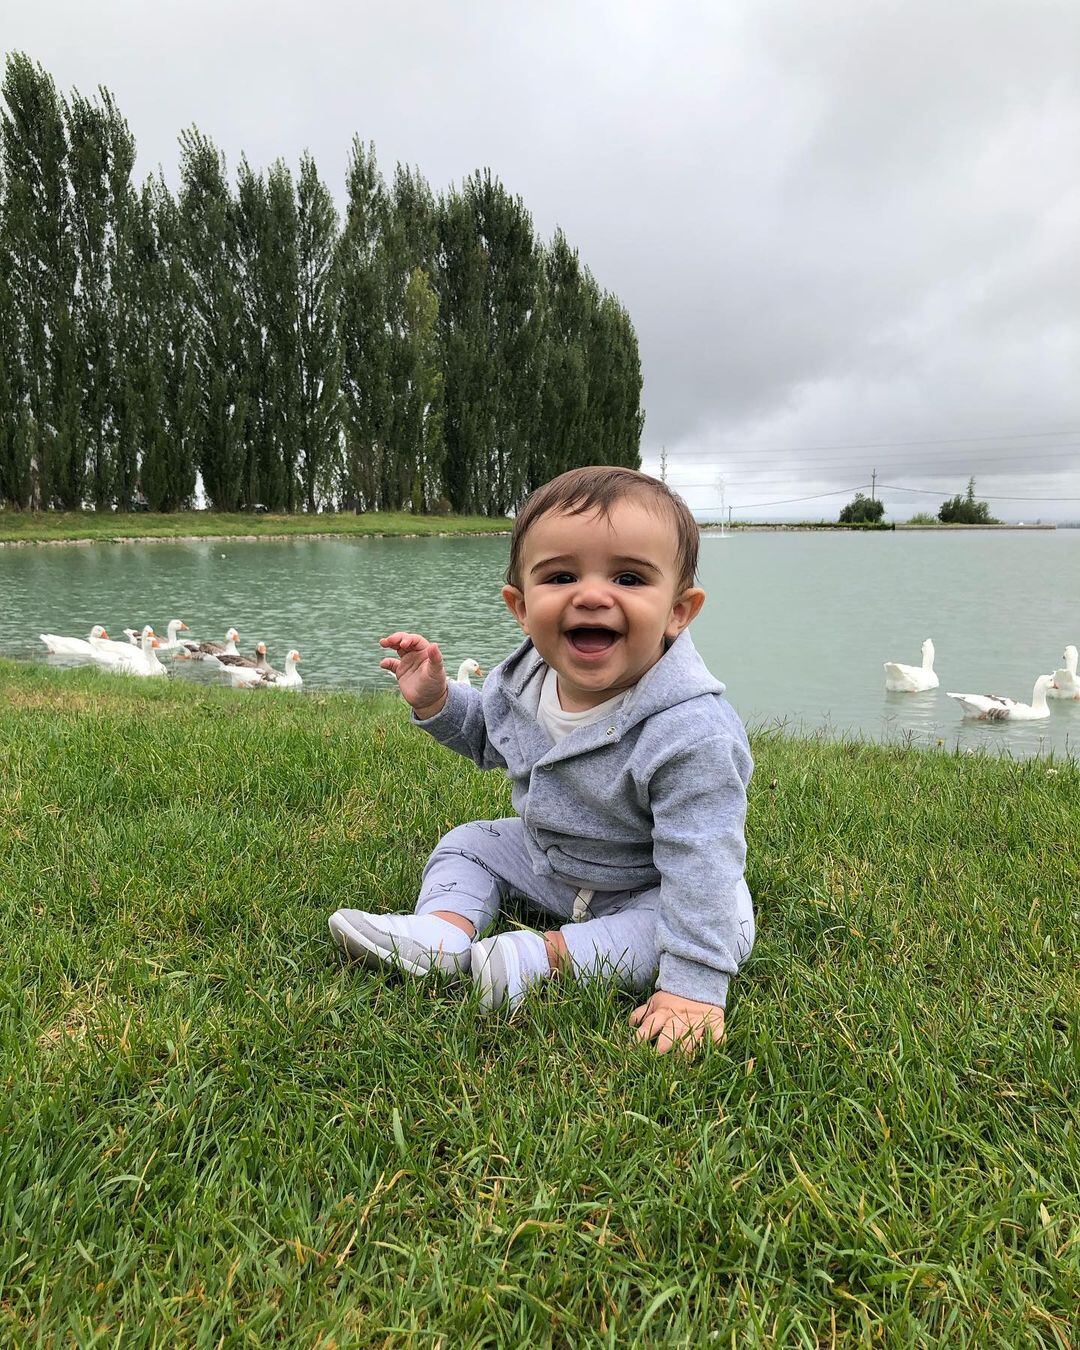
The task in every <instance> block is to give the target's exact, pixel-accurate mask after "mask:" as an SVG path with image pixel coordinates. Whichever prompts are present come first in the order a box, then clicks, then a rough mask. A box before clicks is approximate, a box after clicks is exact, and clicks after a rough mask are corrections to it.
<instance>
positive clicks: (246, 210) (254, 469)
mask: <svg viewBox="0 0 1080 1350" xmlns="http://www.w3.org/2000/svg"><path fill="white" fill-rule="evenodd" d="M231 214H232V216H233V219H234V221H235V242H236V262H237V281H238V286H239V295H240V302H241V307H242V316H243V317H242V327H241V331H240V340H241V347H242V351H243V364H242V368H241V373H242V378H243V383H244V391H245V410H246V420H245V423H244V429H243V444H242V451H241V455H242V461H243V463H242V468H241V471H240V474H241V482H242V489H241V499H242V500H243V501H244V502H245V503H247V504H248V505H253V504H254V503H255V502H258V501H262V502H264V503H266V504H267V505H269V506H272V507H277V506H278V505H279V500H278V498H279V496H280V492H279V487H280V485H279V483H278V482H277V481H276V479H277V477H278V475H277V474H276V473H275V472H274V469H273V466H272V459H273V454H274V446H273V436H272V431H271V428H270V401H271V398H272V394H271V389H270V372H269V368H268V367H269V358H268V354H267V325H268V322H269V314H268V304H267V301H268V295H267V279H266V272H267V270H268V268H269V266H270V258H269V247H268V245H269V229H268V221H267V203H266V181H265V179H264V178H263V176H262V175H261V174H256V173H255V172H254V170H253V169H252V168H251V166H250V164H249V163H248V161H247V159H246V158H245V157H243V156H241V159H240V167H239V170H238V171H237V181H236V201H235V202H234V203H233V206H232V212H231Z"/></svg>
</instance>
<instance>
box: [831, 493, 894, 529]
mask: <svg viewBox="0 0 1080 1350" xmlns="http://www.w3.org/2000/svg"><path fill="white" fill-rule="evenodd" d="M884 514H885V503H884V502H882V501H878V500H877V498H875V497H865V496H863V494H862V493H861V492H856V494H855V496H854V497H852V499H851V501H849V502H848V504H847V506H845V507H844V509H843V510H842V511H841V512H840V524H841V525H874V524H876V523H877V522H878V521H879V520H880V519H881V517H882V516H883V515H884Z"/></svg>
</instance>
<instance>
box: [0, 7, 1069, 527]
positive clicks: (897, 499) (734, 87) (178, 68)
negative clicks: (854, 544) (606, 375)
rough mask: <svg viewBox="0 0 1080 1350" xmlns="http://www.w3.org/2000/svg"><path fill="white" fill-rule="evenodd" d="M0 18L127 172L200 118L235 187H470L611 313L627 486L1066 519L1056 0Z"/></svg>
mask: <svg viewBox="0 0 1080 1350" xmlns="http://www.w3.org/2000/svg"><path fill="white" fill-rule="evenodd" d="M3 9H4V11H5V13H4V19H3V29H2V32H3V43H4V46H5V48H6V49H7V50H12V49H21V50H24V51H26V52H27V53H28V54H29V55H31V56H32V57H33V58H35V59H36V60H39V61H40V62H41V63H42V64H43V65H44V66H45V67H46V68H47V69H48V70H49V71H50V72H51V73H52V74H53V75H54V76H55V78H56V80H57V82H58V84H59V85H60V87H61V88H62V89H64V90H67V89H70V88H71V87H72V86H74V87H77V88H79V89H81V90H82V91H84V92H90V91H92V90H93V89H94V87H95V86H97V85H98V84H105V85H107V86H108V87H109V88H110V89H111V90H112V91H113V93H114V94H115V96H116V97H117V100H118V102H119V104H120V107H121V109H122V110H123V111H124V113H125V114H126V116H127V118H128V121H129V123H130V124H131V127H132V130H133V131H134V133H135V136H136V139H137V142H138V146H139V163H138V172H139V174H140V176H141V175H144V174H146V173H149V172H151V171H152V170H154V169H155V168H157V167H158V166H159V165H160V166H161V167H162V168H163V170H164V172H165V175H166V177H167V178H168V179H169V180H170V181H171V182H173V183H175V181H176V163H177V147H176V136H177V132H178V131H179V130H180V128H182V127H185V126H188V125H191V124H192V123H196V124H198V126H199V127H201V128H202V129H203V130H204V131H205V132H207V133H209V134H210V135H212V136H213V137H214V138H215V140H216V141H217V142H218V144H219V145H220V146H221V147H222V149H223V150H224V151H225V153H226V156H227V158H228V161H229V165H230V168H234V167H235V164H236V161H237V159H238V157H239V154H240V152H241V150H243V151H245V152H246V153H247V155H248V158H249V159H250V160H251V162H252V163H253V164H255V165H257V166H263V165H266V164H268V163H269V162H270V161H271V160H273V159H274V158H276V157H277V156H279V155H280V156H283V157H284V158H285V159H286V160H288V161H290V162H291V163H293V164H295V162H296V160H297V158H298V157H299V155H300V153H301V151H302V150H303V149H305V148H307V149H309V150H311V152H312V153H313V154H314V156H315V159H316V161H317V163H318V164H319V167H320V169H321V171H322V173H323V176H324V177H325V178H326V179H327V180H328V181H329V182H330V184H331V185H332V187H333V188H334V190H335V192H337V193H338V195H339V199H340V194H341V191H342V182H343V176H344V168H345V161H346V155H347V152H348V146H349V142H350V139H351V137H352V135H353V134H354V133H359V134H360V135H361V136H362V137H363V138H364V139H365V140H374V141H375V144H376V149H377V153H378V156H379V160H380V163H381V165H382V167H383V170H384V172H385V173H387V174H388V175H389V174H390V173H392V171H393V166H394V164H395V162H397V161H403V162H407V163H410V164H415V165H416V166H418V167H419V168H420V170H421V171H422V172H423V173H424V175H425V176H426V177H427V179H428V180H429V182H431V184H432V185H433V187H435V188H436V189H438V188H440V187H443V186H445V185H446V184H448V183H450V182H451V181H457V180H460V179H461V178H462V177H463V176H464V175H466V174H468V173H469V172H471V171H472V170H473V169H475V168H478V167H483V166H489V167H490V168H491V169H492V170H493V171H494V172H495V173H496V174H497V175H498V176H499V177H500V178H501V179H502V180H503V182H504V183H505V184H506V185H507V187H508V188H509V189H510V190H511V191H513V192H515V193H517V194H520V196H521V197H522V198H523V199H524V201H525V203H526V205H527V207H528V208H529V209H530V210H531V212H532V214H533V218H534V220H535V223H536V226H537V229H538V231H539V232H540V233H541V234H542V235H543V236H545V237H548V236H550V234H551V232H552V230H553V229H554V227H555V226H556V225H561V226H562V227H563V229H564V230H565V231H566V233H567V235H568V237H569V238H570V240H571V241H572V242H573V243H574V244H575V245H576V246H577V247H578V248H579V249H580V251H581V255H582V257H583V259H584V260H585V262H586V263H587V264H588V265H589V267H590V268H591V269H592V271H593V272H594V274H595V275H596V277H597V279H598V280H599V281H600V283H601V285H603V286H605V287H606V288H608V289H609V290H612V291H614V292H615V293H616V294H617V295H618V296H619V297H620V299H621V300H622V301H623V303H624V304H625V305H626V306H627V308H628V309H629V311H630V313H631V315H632V317H633V319H634V322H635V325H636V327H637V331H638V336H639V340H640V343H641V352H642V362H643V370H644V376H645V391H644V402H645V411H646V422H645V433H644V439H643V445H642V452H643V456H644V459H645V467H646V468H652V469H655V468H656V466H657V464H658V457H659V454H660V450H661V447H662V446H663V447H665V448H666V452H667V456H668V463H669V477H670V479H671V481H672V482H673V483H675V484H680V485H684V490H685V493H686V496H687V497H688V499H689V500H690V501H691V503H692V504H693V505H695V506H697V507H699V508H712V507H714V506H715V505H718V503H719V501H720V496H719V489H718V487H717V480H718V477H722V478H723V479H724V482H725V488H724V491H725V500H726V502H727V503H728V504H729V505H731V506H733V507H734V509H735V511H736V514H738V515H742V516H745V517H746V518H756V519H767V518H783V517H798V516H806V517H812V518H817V517H821V516H826V517H828V516H833V515H834V514H835V512H836V511H837V510H838V508H839V506H840V505H841V504H842V503H843V501H844V496H843V495H841V496H839V497H836V496H825V497H821V498H817V499H814V500H804V501H799V502H792V501H789V500H788V499H790V498H808V497H814V495H815V494H819V493H835V492H837V491H838V490H840V491H843V490H845V489H848V488H854V487H856V486H861V485H863V484H866V483H869V482H870V478H871V473H872V471H873V470H875V469H876V470H877V484H878V491H879V495H881V496H882V497H883V498H884V499H885V501H886V503H887V504H888V507H889V511H890V514H893V515H895V516H896V517H897V518H899V519H906V518H907V516H908V515H910V514H911V513H912V512H913V511H916V510H920V509H930V510H935V509H936V507H937V505H938V503H939V502H940V500H941V497H942V496H946V495H952V493H954V492H955V491H958V490H960V489H962V488H963V487H964V485H965V484H966V481H967V477H968V475H969V474H971V473H974V474H975V475H976V477H977V487H978V492H979V496H980V497H983V496H985V497H988V498H989V499H990V500H991V503H992V506H993V507H994V509H995V511H996V513H997V514H999V515H1002V516H1003V517H1006V518H1009V519H1035V518H1036V517H1040V516H1041V517H1042V518H1043V519H1073V520H1080V378H1078V377H1080V265H1078V253H1077V241H1078V239H1080V177H1078V175H1077V172H1076V166H1077V164H1078V163H1080V60H1078V57H1077V53H1078V52H1080V5H1078V4H1076V3H1075V0H891V2H886V0H809V2H807V0H723V3H721V2H720V0H709V2H708V3H690V2H689V0H666V2H664V0H656V2H655V3H653V2H651V0H650V2H648V3H646V2H644V0H518V2H516V3H506V0H483V2H480V0H475V2H471V3H470V2H469V0H462V2H460V3H455V2H454V0H395V3H394V4H393V5H387V4H386V3H385V2H384V0H383V2H381V3H378V4H373V3H368V2H367V0H352V3H330V2H329V0H307V2H306V3H305V4H303V5H300V4H297V3H282V0H259V2H258V3H251V2H250V0H244V2H243V3H239V2H237V0H184V2H183V3H175V2H174V0H156V3H154V4H147V3H145V0H92V3H90V4H87V3H86V2H85V0H39V3H38V4H36V5H29V4H25V3H22V4H20V3H16V0H4V5H3ZM898 488H920V489H924V490H925V495H924V494H920V493H917V492H902V491H899V490H898ZM1008 498H1013V499H1016V500H1007V499H1008ZM1069 498H1072V499H1073V500H1071V501H1070V500H1068V499H1069ZM1036 499H1047V500H1036Z"/></svg>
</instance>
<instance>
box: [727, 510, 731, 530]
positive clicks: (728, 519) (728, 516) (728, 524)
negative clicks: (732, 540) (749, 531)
mask: <svg viewBox="0 0 1080 1350" xmlns="http://www.w3.org/2000/svg"><path fill="white" fill-rule="evenodd" d="M727 527H728V529H729V530H730V529H731V507H730V506H729V507H728V509H727Z"/></svg>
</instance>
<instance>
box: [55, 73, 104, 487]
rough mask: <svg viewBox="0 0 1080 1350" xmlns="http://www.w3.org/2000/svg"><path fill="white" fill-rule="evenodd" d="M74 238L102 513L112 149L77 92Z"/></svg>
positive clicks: (72, 138) (70, 116) (89, 434)
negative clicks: (110, 151) (110, 153)
mask: <svg viewBox="0 0 1080 1350" xmlns="http://www.w3.org/2000/svg"><path fill="white" fill-rule="evenodd" d="M65 121H66V124H67V143H68V178H69V181H70V184H71V198H70V220H71V237H72V242H73V245H74V251H75V261H76V266H77V268H78V282H79V284H78V290H77V292H76V294H75V297H74V299H75V304H74V321H75V328H76V337H77V342H78V352H79V354H78V361H79V381H80V384H81V386H82V399H81V403H82V418H83V423H84V426H85V436H86V449H87V456H88V464H87V494H88V496H89V497H90V500H91V501H92V502H93V503H94V506H95V507H96V508H97V509H98V510H99V511H100V510H102V509H103V508H104V507H106V506H107V505H110V504H111V502H112V497H113V492H112V440H113V435H112V422H111V416H110V413H111V408H110V401H111V400H110V392H111V390H112V387H113V380H114V378H115V377H116V375H117V372H116V371H115V369H114V351H113V347H112V340H113V337H114V334H115V330H114V328H113V325H112V324H111V322H110V319H111V315H110V314H109V308H110V306H109V267H108V228H109V207H108V164H107V159H108V150H107V147H106V133H105V128H104V118H103V117H102V112H101V108H100V107H98V106H97V105H95V104H93V103H91V102H90V101H89V100H88V99H86V98H84V97H83V96H82V95H81V94H80V93H78V92H75V93H73V94H72V97H71V101H70V102H69V103H68V104H67V106H66V108H65Z"/></svg>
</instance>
